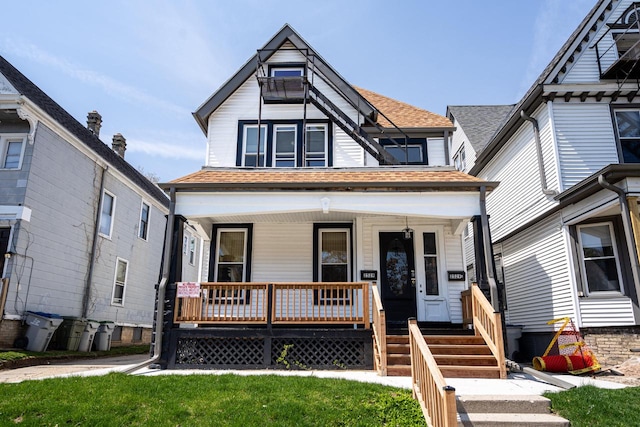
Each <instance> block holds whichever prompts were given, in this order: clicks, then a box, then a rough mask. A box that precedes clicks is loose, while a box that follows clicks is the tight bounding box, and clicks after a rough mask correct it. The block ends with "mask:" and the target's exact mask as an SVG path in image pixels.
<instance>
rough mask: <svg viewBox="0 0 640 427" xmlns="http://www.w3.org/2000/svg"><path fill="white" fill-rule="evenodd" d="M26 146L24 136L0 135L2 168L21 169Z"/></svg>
mask: <svg viewBox="0 0 640 427" xmlns="http://www.w3.org/2000/svg"><path fill="white" fill-rule="evenodd" d="M24 148H25V143H24V137H22V136H19V137H14V136H0V166H1V169H20V168H21V167H22V157H23V155H24Z"/></svg>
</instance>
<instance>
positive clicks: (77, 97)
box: [0, 0, 595, 182]
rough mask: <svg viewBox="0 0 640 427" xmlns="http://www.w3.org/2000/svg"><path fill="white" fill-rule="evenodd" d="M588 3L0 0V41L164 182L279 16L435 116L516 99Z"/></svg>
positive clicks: (188, 163)
mask: <svg viewBox="0 0 640 427" xmlns="http://www.w3.org/2000/svg"><path fill="white" fill-rule="evenodd" d="M594 4H595V0H535V1H534V0H531V1H524V0H485V1H478V0H455V1H454V0H449V1H435V0H422V1H419V0H415V1H410V0H407V1H401V0H396V1H378V0H370V1H361V0H339V1H334V0H323V1H321V2H311V1H300V0H298V1H288V0H286V1H285V0H282V1H269V0H260V1H248V0H234V1H204V0H191V1H190V0H179V1H178V0H176V1H169V0H158V1H146V0H136V1H124V0H110V1H103V2H96V1H92V2H88V1H70V0H65V1H44V0H42V1H34V0H22V1H19V2H18V1H13V2H5V3H4V4H3V5H2V8H1V9H2V14H3V17H4V18H5V19H3V23H2V25H1V26H0V54H1V55H2V56H4V57H5V58H6V59H7V60H8V61H9V62H11V63H12V64H13V65H14V66H15V67H17V68H18V69H19V70H20V71H21V72H22V73H23V74H25V75H26V76H27V77H28V78H29V79H31V80H32V81H33V82H34V83H35V84H36V85H38V86H39V87H40V88H41V89H42V90H44V91H45V92H46V93H47V94H48V95H49V96H51V97H52V98H53V99H54V100H55V101H56V102H58V103H59V104H60V105H62V107H63V108H65V109H66V110H67V111H69V112H70V113H71V114H72V115H73V116H74V117H75V118H76V119H78V120H79V121H80V122H81V123H83V124H84V123H85V122H86V114H87V112H89V111H91V110H94V109H95V110H97V111H98V112H100V114H102V116H103V127H102V131H101V134H100V136H101V139H102V140H103V141H105V142H106V143H108V144H111V137H112V136H113V135H114V134H115V133H122V134H123V135H124V136H125V138H126V139H127V153H126V159H127V160H128V161H129V162H130V163H131V164H132V165H133V166H135V167H137V168H142V169H143V170H144V171H145V172H151V173H154V174H156V175H157V176H159V177H160V180H161V181H163V182H166V181H169V180H171V179H174V178H177V177H180V176H183V175H186V174H188V173H191V172H195V171H197V170H199V169H200V168H201V167H202V165H204V159H205V149H206V138H205V135H204V134H203V133H202V131H201V130H200V128H199V127H198V125H197V124H196V122H195V120H194V119H193V118H192V116H191V113H192V112H193V111H195V110H196V109H197V108H198V107H199V106H200V105H201V104H202V103H203V102H204V101H205V100H206V99H207V98H208V97H209V96H210V95H211V94H213V93H214V92H215V90H216V89H217V88H218V87H220V85H222V84H223V83H224V82H225V81H226V80H227V79H228V78H229V77H231V76H232V75H233V73H235V72H236V71H237V70H238V69H239V68H240V67H241V66H242V65H243V64H244V63H245V62H246V61H247V59H249V58H250V57H251V56H252V55H253V54H255V52H256V50H257V49H258V48H260V47H261V46H262V45H263V44H264V43H266V42H267V41H268V40H269V39H270V38H271V37H272V36H273V35H274V34H275V33H276V32H277V31H278V30H279V29H280V28H281V27H282V26H283V25H284V24H285V23H289V24H290V25H291V26H293V28H294V29H295V30H296V31H297V32H298V33H299V34H300V35H301V36H302V37H303V38H304V39H305V40H306V41H307V42H308V43H309V44H310V45H311V46H312V47H314V48H315V50H316V51H317V52H318V53H319V54H320V55H322V56H323V57H324V58H325V59H326V60H327V61H328V62H329V63H330V64H331V65H332V66H333V67H334V68H335V69H336V70H337V71H338V72H339V73H340V74H341V75H342V76H343V77H345V78H346V79H347V81H349V82H350V83H352V84H354V85H356V86H360V87H363V88H366V89H369V90H372V91H374V92H378V93H380V94H383V95H386V96H389V97H392V98H395V99H398V100H401V101H404V102H407V103H410V104H413V105H415V106H418V107H420V108H424V109H427V110H429V111H433V112H435V113H439V114H443V115H444V114H445V111H446V106H447V105H477V104H510V103H516V102H517V101H518V100H519V99H520V97H521V96H522V95H523V94H524V92H525V91H526V90H527V89H528V88H529V87H530V86H531V84H532V83H533V81H534V80H535V78H537V76H538V75H539V74H540V72H541V71H542V70H543V69H544V67H545V66H546V65H547V64H548V63H549V61H550V60H551V58H552V57H553V55H554V54H555V53H556V52H557V50H558V49H559V48H560V47H561V46H562V44H563V43H564V42H565V41H566V39H567V38H568V37H569V35H570V34H571V33H572V32H573V30H574V29H575V28H576V27H577V25H578V24H579V23H580V21H581V20H582V19H583V18H584V16H585V15H586V14H587V12H588V11H589V10H590V9H591V8H592V7H593V6H594ZM7 18H10V19H7Z"/></svg>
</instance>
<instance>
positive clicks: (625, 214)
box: [598, 174, 640, 299]
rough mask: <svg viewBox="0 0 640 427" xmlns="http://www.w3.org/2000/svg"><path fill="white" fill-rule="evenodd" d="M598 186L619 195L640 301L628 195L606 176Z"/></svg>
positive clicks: (639, 276)
mask: <svg viewBox="0 0 640 427" xmlns="http://www.w3.org/2000/svg"><path fill="white" fill-rule="evenodd" d="M598 184H600V186H601V187H602V188H604V189H606V190H610V191H613V192H614V193H617V194H618V198H619V199H620V210H621V211H622V227H623V229H624V237H625V240H626V242H627V248H628V250H629V255H630V257H631V258H632V260H631V272H632V273H633V281H634V283H635V287H636V295H637V297H638V298H639V299H640V271H639V270H640V268H639V266H638V253H637V251H636V244H635V241H634V239H633V225H632V224H631V210H630V209H629V202H628V200H627V193H626V192H625V191H624V190H623V189H622V188H620V187H618V186H616V185H613V184H611V183H610V182H609V181H607V180H606V179H605V177H604V174H602V175H600V176H598Z"/></svg>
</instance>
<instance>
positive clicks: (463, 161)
mask: <svg viewBox="0 0 640 427" xmlns="http://www.w3.org/2000/svg"><path fill="white" fill-rule="evenodd" d="M453 164H454V165H455V167H456V169H457V170H459V171H463V170H464V169H465V168H466V167H467V156H466V154H465V152H464V145H463V146H462V147H460V150H458V152H457V153H456V155H455V156H453Z"/></svg>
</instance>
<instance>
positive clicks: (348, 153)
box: [333, 125, 365, 168]
mask: <svg viewBox="0 0 640 427" xmlns="http://www.w3.org/2000/svg"><path fill="white" fill-rule="evenodd" d="M333 145H334V149H333V166H335V167H342V168H344V167H358V166H363V165H364V153H365V151H364V149H363V148H362V147H361V146H360V144H358V143H357V142H356V141H354V140H353V139H352V138H351V137H350V136H349V135H347V134H346V133H344V131H343V130H342V129H340V128H339V127H338V126H336V125H333Z"/></svg>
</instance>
